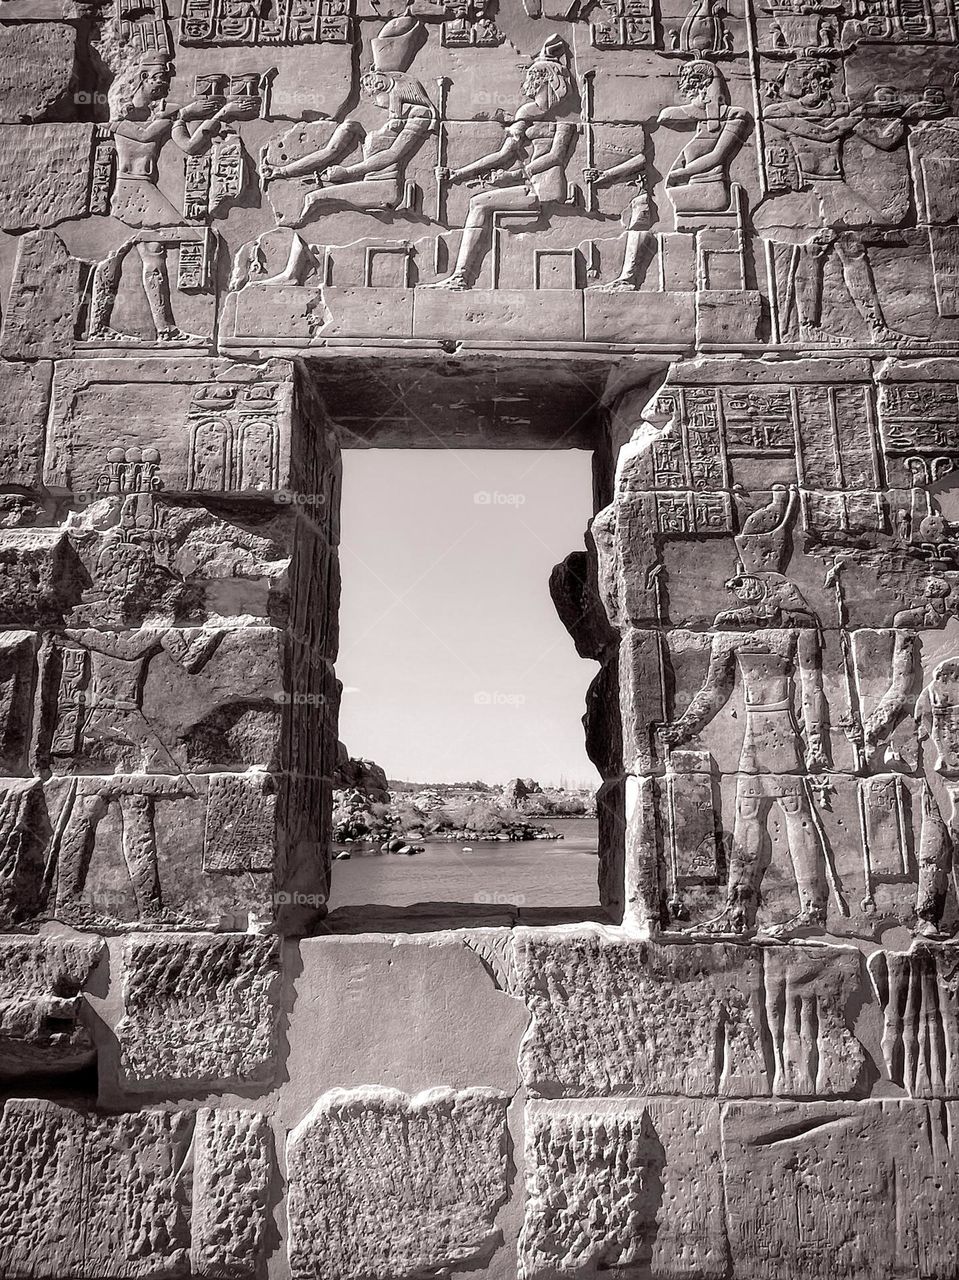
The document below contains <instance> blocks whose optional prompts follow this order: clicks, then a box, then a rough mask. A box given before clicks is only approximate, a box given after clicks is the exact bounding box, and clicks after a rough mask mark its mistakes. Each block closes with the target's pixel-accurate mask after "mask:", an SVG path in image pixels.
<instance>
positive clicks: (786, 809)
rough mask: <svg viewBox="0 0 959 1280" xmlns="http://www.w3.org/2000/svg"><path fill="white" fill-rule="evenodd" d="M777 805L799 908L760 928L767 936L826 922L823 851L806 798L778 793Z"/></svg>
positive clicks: (774, 935) (816, 926) (826, 888)
mask: <svg viewBox="0 0 959 1280" xmlns="http://www.w3.org/2000/svg"><path fill="white" fill-rule="evenodd" d="M779 808H780V810H781V811H782V814H783V818H784V821H785V824H786V840H787V842H788V844H789V857H790V859H791V860H792V865H793V873H794V874H795V877H796V890H797V892H798V894H799V911H798V913H797V914H796V915H795V916H793V917H792V918H791V919H789V920H785V921H783V923H782V924H777V925H771V926H769V927H767V928H765V929H763V930H762V932H763V933H766V934H769V935H770V936H771V937H779V936H781V935H785V934H790V933H795V932H796V930H797V929H809V928H821V927H822V926H823V925H824V924H825V923H826V910H827V906H828V903H829V885H828V884H827V882H826V868H825V861H824V859H825V854H824V852H823V849H822V847H821V845H820V843H819V835H818V833H817V830H816V824H815V821H814V819H813V815H812V812H811V811H810V807H809V799H808V797H807V796H806V795H805V793H803V792H799V793H797V794H796V795H788V796H782V797H781V798H780V800H779Z"/></svg>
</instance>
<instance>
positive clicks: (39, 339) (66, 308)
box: [0, 231, 84, 483]
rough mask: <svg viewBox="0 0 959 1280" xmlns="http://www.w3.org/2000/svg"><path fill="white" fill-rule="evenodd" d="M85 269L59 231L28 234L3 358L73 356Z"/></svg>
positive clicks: (7, 316)
mask: <svg viewBox="0 0 959 1280" xmlns="http://www.w3.org/2000/svg"><path fill="white" fill-rule="evenodd" d="M83 270H84V265H83V263H82V262H81V261H80V260H79V259H78V258H75V257H74V256H73V255H72V254H71V253H70V252H69V251H68V250H67V247H66V245H65V244H64V243H63V240H62V239H61V238H60V236H58V235H57V234H56V232H54V231H30V232H28V233H27V234H26V235H24V236H21V237H20V239H19V241H18V242H17V260H16V264H15V267H14V273H13V280H12V282H11V284H10V294H9V297H8V301H7V307H6V311H5V313H4V317H3V329H2V332H0V353H2V354H3V355H4V356H7V357H10V358H13V359H25V360H33V359H36V358H37V357H38V356H64V355H69V354H70V352H71V351H72V350H73V343H74V337H75V333H76V326H77V312H78V309H79V305H80V289H81V283H82V280H83ZM33 483H37V482H36V481H33Z"/></svg>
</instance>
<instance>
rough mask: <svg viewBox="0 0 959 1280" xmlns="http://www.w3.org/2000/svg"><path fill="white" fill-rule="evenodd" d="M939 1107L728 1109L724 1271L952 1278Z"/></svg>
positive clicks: (947, 1150) (950, 1179)
mask: <svg viewBox="0 0 959 1280" xmlns="http://www.w3.org/2000/svg"><path fill="white" fill-rule="evenodd" d="M954 1106H955V1104H953V1103H944V1102H892V1101H890V1102H869V1103H859V1104H856V1103H842V1102H833V1103H779V1104H775V1105H773V1106H765V1107H757V1106H755V1105H750V1104H749V1103H730V1104H728V1105H727V1106H726V1107H725V1108H724V1113H723V1158H724V1170H725V1186H726V1207H727V1221H728V1231H729V1245H730V1251H731V1255H732V1258H733V1274H734V1275H735V1276H737V1277H740V1276H741V1277H743V1280H773V1277H777V1276H782V1275H791V1276H797V1277H800V1280H806V1278H808V1280H812V1278H813V1277H819V1276H822V1275H824V1274H826V1273H827V1272H831V1273H833V1274H839V1275H843V1276H848V1277H850V1278H851V1280H867V1277H868V1278H870V1280H885V1278H891V1277H893V1276H898V1275H907V1274H910V1273H911V1272H913V1271H914V1270H915V1267H916V1259H917V1258H920V1259H922V1261H921V1263H920V1266H921V1269H922V1272H923V1274H924V1275H927V1276H931V1277H945V1276H949V1275H951V1274H953V1273H954V1270H955V1267H956V1262H957V1245H956V1240H955V1237H954V1236H953V1234H952V1233H951V1232H949V1231H944V1230H943V1224H944V1223H945V1222H947V1221H949V1220H950V1219H951V1217H952V1216H953V1215H954V1214H955V1213H956V1209H957V1204H959V1170H957V1166H956V1156H955V1152H954V1151H953V1144H952V1142H951V1138H950V1135H951V1133H952V1132H953V1130H954V1126H955V1124H956V1119H957V1117H956V1114H955V1111H954Z"/></svg>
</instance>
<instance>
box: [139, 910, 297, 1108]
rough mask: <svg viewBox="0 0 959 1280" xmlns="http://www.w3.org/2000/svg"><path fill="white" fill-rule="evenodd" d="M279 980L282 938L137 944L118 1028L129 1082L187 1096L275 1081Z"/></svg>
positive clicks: (191, 938) (185, 938) (143, 940)
mask: <svg viewBox="0 0 959 1280" xmlns="http://www.w3.org/2000/svg"><path fill="white" fill-rule="evenodd" d="M279 974H280V958H279V947H278V943H277V941H276V939H275V938H264V937H257V936H254V935H249V934H222V935H212V936H211V935H207V936H203V935H199V936H198V935H195V934H193V935H190V934H179V935H175V936H167V937H152V938H148V937H138V938H132V939H130V941H128V942H127V944H126V946H125V948H124V953H123V1017H122V1018H121V1019H120V1021H119V1022H118V1023H117V1027H116V1036H117V1040H118V1042H119V1045H120V1079H121V1083H122V1084H123V1085H124V1086H125V1087H126V1088H127V1089H130V1090H132V1091H156V1090H161V1089H165V1088H171V1087H176V1088H177V1089H179V1090H180V1091H183V1090H184V1089H185V1088H187V1087H192V1086H195V1085H204V1086H210V1085H220V1086H223V1085H238V1084H249V1083H253V1082H258V1081H266V1080H269V1079H271V1078H272V1075H273V1071H274V1069H275V1065H276V1063H275V1055H276V1024H277V1019H278V1017H279V1005H278V987H279Z"/></svg>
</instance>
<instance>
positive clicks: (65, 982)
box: [0, 935, 102, 1078]
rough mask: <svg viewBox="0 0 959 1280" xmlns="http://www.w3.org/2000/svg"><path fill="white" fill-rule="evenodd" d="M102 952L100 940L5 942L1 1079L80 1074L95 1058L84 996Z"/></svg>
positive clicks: (7, 938) (1, 948)
mask: <svg viewBox="0 0 959 1280" xmlns="http://www.w3.org/2000/svg"><path fill="white" fill-rule="evenodd" d="M101 952H102V946H101V943H100V941H99V939H95V938H55V937H14V936H12V935H4V936H3V937H2V938H0V1076H2V1077H5V1078H14V1077H19V1076H29V1075H31V1074H34V1073H40V1074H44V1075H47V1074H56V1073H60V1072H65V1071H75V1070H77V1069H78V1068H79V1067H83V1066H86V1065H87V1064H88V1063H90V1062H92V1061H93V1060H94V1058H95V1057H96V1050H95V1048H94V1044H93V1040H92V1038H91V1035H90V1031H89V1028H88V1027H87V1026H86V1025H85V1023H84V1022H83V1021H82V1018H81V1005H82V994H81V993H82V991H83V987H84V985H85V984H86V982H87V979H88V978H89V977H90V974H91V973H92V971H93V969H94V967H95V966H96V964H97V961H98V960H99V958H100V955H101Z"/></svg>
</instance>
